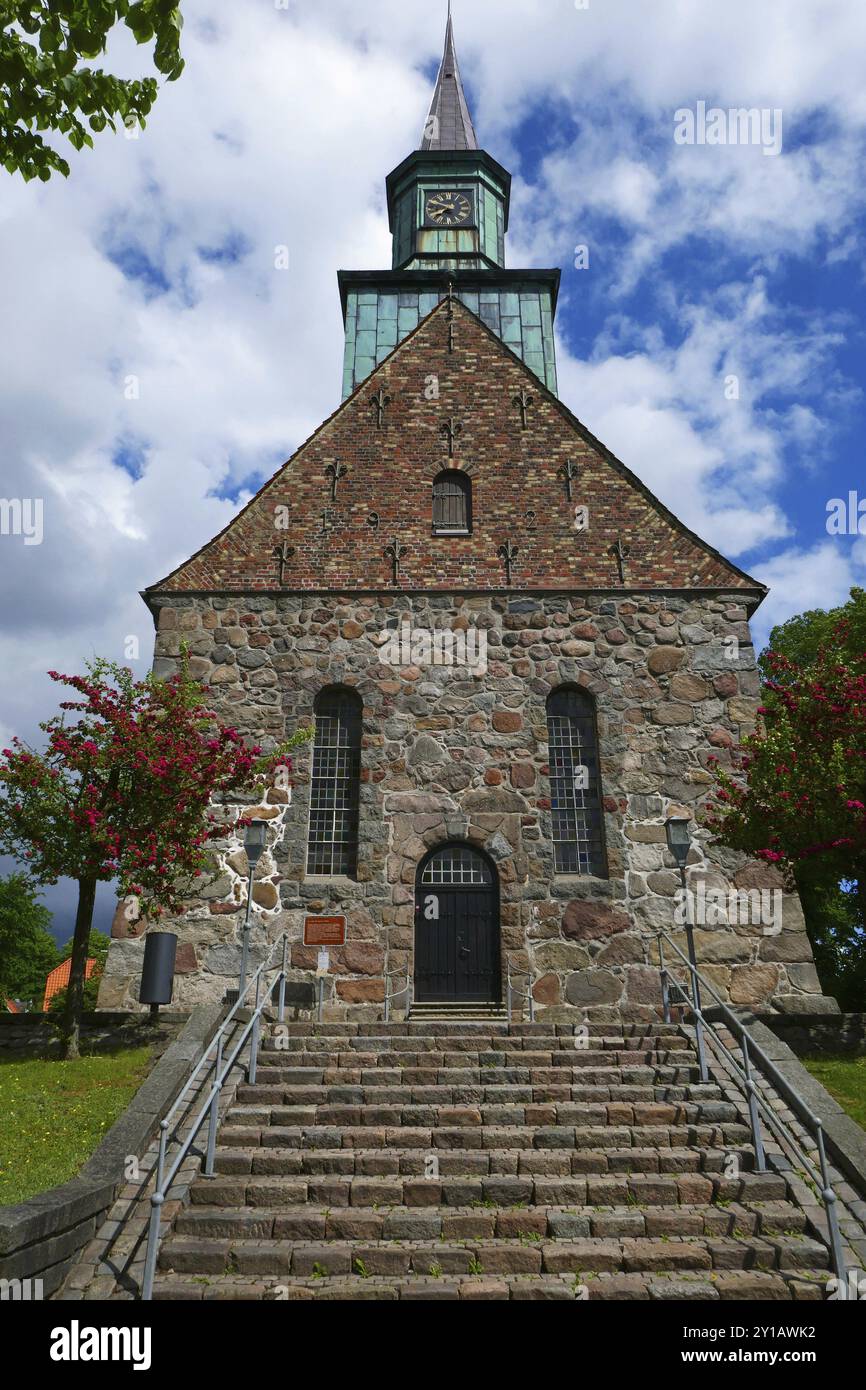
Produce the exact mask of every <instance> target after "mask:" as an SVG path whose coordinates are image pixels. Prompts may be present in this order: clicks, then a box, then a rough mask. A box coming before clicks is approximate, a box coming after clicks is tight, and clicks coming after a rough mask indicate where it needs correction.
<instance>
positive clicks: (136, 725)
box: [0, 661, 309, 1057]
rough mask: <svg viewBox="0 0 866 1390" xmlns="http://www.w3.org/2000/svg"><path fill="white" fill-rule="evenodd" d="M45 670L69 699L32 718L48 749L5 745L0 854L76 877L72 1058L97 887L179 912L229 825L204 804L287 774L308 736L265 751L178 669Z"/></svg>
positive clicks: (49, 877) (50, 874) (37, 869)
mask: <svg viewBox="0 0 866 1390" xmlns="http://www.w3.org/2000/svg"><path fill="white" fill-rule="evenodd" d="M49 675H50V676H51V679H52V680H54V681H57V682H58V683H59V684H60V685H64V686H68V687H69V688H70V689H71V690H73V691H74V692H75V693H76V695H77V696H78V698H77V699H71V700H65V701H63V702H62V703H61V706H60V708H61V710H63V711H64V713H63V714H59V715H55V716H54V717H52V718H51V719H49V720H47V721H46V722H45V723H44V724H42V725H41V726H40V727H41V728H42V730H43V731H44V733H45V735H46V747H45V751H44V752H42V753H37V752H34V751H32V750H31V749H29V748H26V747H25V746H24V745H23V744H22V743H20V742H19V741H18V740H17V739H16V740H15V741H14V744H13V747H12V748H6V749H4V750H3V753H2V761H0V852H4V853H7V854H12V855H14V856H15V857H16V858H17V859H19V860H21V861H23V862H24V863H25V864H26V865H27V870H28V873H29V875H30V877H31V878H32V879H33V880H34V881H35V882H37V883H41V884H46V883H56V882H57V880H58V879H59V878H72V879H75V880H76V881H77V883H78V911H77V914H76V919H75V935H74V937H73V946H72V967H71V975H70V982H69V990H68V995H67V1010H66V1018H65V1024H64V1055H65V1056H67V1057H75V1056H77V1055H78V1021H79V1017H80V1014H81V1008H82V999H83V990H84V971H85V964H86V960H87V944H88V939H89V936H90V927H91V921H92V918H93V907H94V901H95V896H96V885H97V883H99V882H106V881H111V880H116V882H117V885H118V889H119V892H120V893H121V894H122V895H124V896H126V895H134V896H136V897H137V898H139V899H140V901H141V910H142V914H143V915H144V916H151V917H155V916H159V915H160V914H161V913H162V912H163V911H165V910H166V909H168V910H170V911H178V910H179V909H180V908H181V906H182V903H183V899H184V897H185V896H186V895H188V894H189V892H190V890H191V888H192V885H193V882H194V880H195V879H196V878H197V877H198V876H199V875H201V874H208V873H210V872H211V871H212V869H213V855H212V849H210V848H209V843H210V841H212V840H213V839H216V838H218V837H219V836H220V835H222V834H224V833H225V830H224V826H221V825H218V824H217V817H216V815H215V814H214V811H213V804H214V802H215V801H216V800H218V798H219V796H220V795H221V794H227V793H232V792H242V791H246V790H247V789H249V790H250V793H251V796H252V797H255V796H257V794H258V791H257V788H258V789H260V787H261V784H262V783H264V782H266V781H268V780H271V779H273V778H274V777H275V776H280V778H281V779H282V777H285V776H287V775H288V770H290V769H291V759H290V757H289V756H288V750H289V749H290V748H291V747H293V746H295V745H296V744H298V743H301V742H303V741H304V740H305V739H306V738H307V737H308V736H309V731H307V730H300V731H298V733H296V734H295V735H294V736H293V737H292V738H291V739H290V741H289V742H288V743H287V744H285V745H284V746H283V747H282V748H280V749H278V750H277V751H276V752H274V753H272V754H270V755H269V756H267V757H263V755H262V750H261V749H260V748H258V747H249V746H247V744H246V743H245V742H244V740H243V738H242V737H241V735H240V734H239V733H238V731H237V730H236V729H232V728H227V727H226V726H225V725H223V724H222V723H221V722H220V721H219V719H218V718H217V717H216V715H215V714H214V712H213V711H212V710H211V709H210V708H209V707H208V705H207V703H206V697H207V691H206V689H205V688H204V687H203V686H201V685H200V684H199V683H198V682H196V681H193V680H191V679H190V678H189V676H188V674H187V672H186V670H184V671H183V672H182V673H181V674H180V675H177V676H175V677H173V678H172V679H171V680H168V681H161V680H156V679H155V678H153V677H152V676H151V677H148V678H147V679H146V680H144V681H136V680H135V679H134V677H133V675H132V673H131V672H130V671H128V670H126V669H124V668H123V667H119V666H115V665H114V664H113V663H110V662H105V661H96V662H93V663H91V664H89V665H88V666H87V675H86V676H64V675H60V674H58V672H56V671H51V672H49ZM279 768H283V769H286V772H284V773H283V774H278V773H277V769H279ZM240 824H243V822H240Z"/></svg>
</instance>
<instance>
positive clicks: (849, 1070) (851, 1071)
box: [800, 1057, 866, 1129]
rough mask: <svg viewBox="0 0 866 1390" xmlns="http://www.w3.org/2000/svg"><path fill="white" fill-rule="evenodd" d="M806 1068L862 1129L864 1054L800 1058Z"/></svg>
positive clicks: (865, 1103) (865, 1076) (864, 1116)
mask: <svg viewBox="0 0 866 1390" xmlns="http://www.w3.org/2000/svg"><path fill="white" fill-rule="evenodd" d="M800 1061H801V1062H802V1063H803V1066H804V1067H805V1068H806V1070H807V1071H810V1072H811V1073H812V1075H813V1076H814V1077H816V1078H817V1079H818V1081H820V1082H821V1085H822V1086H824V1087H825V1088H826V1090H828V1091H829V1092H830V1095H831V1096H832V1097H833V1099H834V1100H837V1101H838V1102H839V1104H840V1105H841V1107H842V1109H843V1110H844V1111H845V1112H846V1114H848V1115H850V1116H851V1119H852V1120H856V1121H857V1124H858V1125H862V1126H863V1128H864V1129H866V1057H801V1058H800Z"/></svg>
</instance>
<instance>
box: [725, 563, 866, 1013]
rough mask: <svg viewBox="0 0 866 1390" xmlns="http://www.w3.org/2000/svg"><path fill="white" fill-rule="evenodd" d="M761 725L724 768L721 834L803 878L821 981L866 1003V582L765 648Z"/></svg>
mask: <svg viewBox="0 0 866 1390" xmlns="http://www.w3.org/2000/svg"><path fill="white" fill-rule="evenodd" d="M760 665H761V672H762V677H763V680H764V695H765V703H764V707H763V709H762V711H761V713H762V715H763V718H764V728H763V729H762V730H761V731H759V732H758V733H757V734H755V735H754V736H753V737H751V738H749V739H747V740H746V741H745V744H744V747H743V749H742V750H741V753H742V756H741V757H739V758H735V759H734V762H733V767H732V768H731V769H724V768H721V767H719V769H718V773H717V778H718V785H717V789H716V792H715V794H714V799H713V805H712V813H711V815H710V818H709V824H710V827H711V828H712V829H713V830H714V831H715V833H716V837H717V839H718V841H719V842H720V843H722V844H725V845H727V846H728V847H729V848H732V849H740V850H745V851H746V852H747V853H749V854H753V855H755V856H756V857H758V858H761V859H764V860H765V861H767V862H768V863H771V864H776V865H778V867H779V868H780V869H782V871H783V872H784V873H785V874H786V875H787V877H788V879H789V881H790V882H793V883H795V884H796V886H797V889H798V890H799V892H800V895H801V898H802V901H803V907H804V911H805V914H806V922H807V926H808V929H809V935H810V938H811V941H812V945H813V948H814V952H815V960H816V964H817V966H818V970H819V973H820V975H821V980H822V983H823V986H824V988H825V990H827V992H828V993H830V994H833V995H835V996H836V997H837V998H838V999H839V1002H840V1004H841V1005H842V1007H843V1008H848V1009H854V1010H856V1009H862V1008H863V1007H864V1006H866V593H864V591H863V590H862V589H853V590H852V592H851V597H850V599H849V600H848V602H847V603H846V604H844V605H843V606H842V607H840V608H836V609H833V610H831V611H829V612H823V611H821V610H817V611H814V612H811V613H805V614H802V615H800V616H799V617H796V618H792V619H791V620H790V621H789V622H787V623H784V624H782V625H781V626H780V627H777V628H775V629H774V630H773V633H772V635H771V641H770V646H769V647H768V649H767V650H766V651H765V652H763V653H762V655H761V659H760Z"/></svg>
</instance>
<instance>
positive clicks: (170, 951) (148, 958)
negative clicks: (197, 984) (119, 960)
mask: <svg viewBox="0 0 866 1390" xmlns="http://www.w3.org/2000/svg"><path fill="white" fill-rule="evenodd" d="M176 956H177V937H176V936H175V934H174V932H169V931H160V932H150V933H149V935H148V936H146V937H145V941H144V965H143V966H142V970H141V988H140V989H139V992H138V1000H139V1003H140V1004H149V1005H150V1009H151V1013H156V1011H157V1008H158V1006H159V1005H160V1004H170V1003H171V996H172V993H173V991H174V962H175V957H176Z"/></svg>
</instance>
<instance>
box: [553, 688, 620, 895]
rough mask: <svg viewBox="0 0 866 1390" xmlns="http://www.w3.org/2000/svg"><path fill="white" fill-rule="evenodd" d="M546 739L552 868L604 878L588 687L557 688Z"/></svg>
mask: <svg viewBox="0 0 866 1390" xmlns="http://www.w3.org/2000/svg"><path fill="white" fill-rule="evenodd" d="M547 738H548V744H549V748H550V806H551V820H552V839H553V857H554V868H555V870H556V872H557V873H558V874H594V875H596V876H597V877H599V878H606V877H607V861H606V856H605V850H604V833H603V822H602V805H601V775H600V770H599V763H598V736H597V733H596V725H595V705H594V703H593V700H592V697H591V696H590V695H588V694H587V693H586V691H584V690H578V689H575V688H573V687H570V686H564V687H563V688H562V689H560V690H554V692H553V693H552V695H551V696H550V697H549V699H548V701H547Z"/></svg>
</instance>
